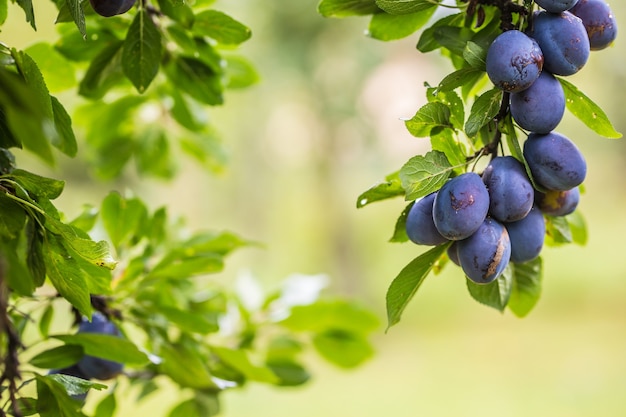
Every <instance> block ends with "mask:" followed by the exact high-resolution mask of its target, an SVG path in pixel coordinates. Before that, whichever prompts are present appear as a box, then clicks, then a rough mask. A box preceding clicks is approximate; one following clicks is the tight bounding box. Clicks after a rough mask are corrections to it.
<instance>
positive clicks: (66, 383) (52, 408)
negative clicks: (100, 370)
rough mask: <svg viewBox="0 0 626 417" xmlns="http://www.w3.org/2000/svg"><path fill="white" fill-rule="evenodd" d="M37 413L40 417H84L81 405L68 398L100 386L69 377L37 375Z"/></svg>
mask: <svg viewBox="0 0 626 417" xmlns="http://www.w3.org/2000/svg"><path fill="white" fill-rule="evenodd" d="M35 379H36V380H37V405H36V408H37V412H38V413H39V415H40V416H41V417H86V416H85V414H83V413H82V412H81V411H80V409H81V407H82V404H80V403H79V402H78V401H75V400H73V399H72V398H70V395H81V394H84V393H85V392H87V391H88V390H89V388H91V387H92V386H93V387H96V386H102V387H104V386H103V385H101V384H93V383H90V382H89V381H85V380H84V379H80V378H76V377H72V376H69V375H57V374H55V375H46V376H42V375H37V374H35Z"/></svg>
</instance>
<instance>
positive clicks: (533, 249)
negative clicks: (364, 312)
mask: <svg viewBox="0 0 626 417" xmlns="http://www.w3.org/2000/svg"><path fill="white" fill-rule="evenodd" d="M536 3H537V4H539V5H540V6H541V7H542V8H544V9H545V11H539V12H536V13H535V14H534V15H533V19H532V24H531V26H530V29H529V30H528V31H527V33H523V32H521V31H518V30H509V31H506V32H504V33H502V34H501V35H499V36H498V37H497V38H496V39H495V40H494V42H493V43H492V45H491V46H490V48H489V50H488V54H487V60H486V64H487V68H486V69H487V74H488V76H489V78H490V79H491V80H492V82H493V83H494V84H495V85H496V86H497V87H498V88H500V89H502V90H503V91H505V92H507V93H510V102H509V109H510V112H511V116H512V117H513V119H514V120H515V122H516V123H517V124H518V125H519V126H520V127H521V128H523V129H524V130H527V131H529V132H530V133H529V135H528V138H527V139H526V141H525V142H524V150H523V155H524V159H525V160H526V163H527V165H528V169H529V170H530V173H531V174H532V178H533V180H534V183H535V184H536V186H537V189H535V187H533V182H532V181H531V180H530V179H529V177H528V175H527V172H526V168H525V167H524V164H523V163H522V162H520V161H518V160H517V159H515V158H514V157H512V156H499V157H494V158H492V160H491V161H490V163H489V165H488V166H487V167H486V168H485V170H484V171H483V173H482V175H478V174H477V173H474V172H467V173H464V174H461V175H458V176H456V177H454V178H452V179H450V180H449V181H447V182H446V183H445V184H444V185H443V186H442V187H441V189H439V190H438V191H437V192H434V193H432V194H429V195H427V196H425V197H423V198H422V199H420V200H417V201H415V203H414V204H413V205H412V206H411V208H410V209H409V212H408V213H407V217H406V232H407V235H408V237H409V239H410V240H411V241H413V242H414V243H416V244H420V245H440V244H443V243H446V242H450V241H452V242H453V243H452V244H451V245H450V246H449V248H448V256H449V258H450V259H451V260H452V261H453V262H454V263H456V264H457V265H459V266H461V268H462V269H463V271H464V272H465V274H466V275H467V277H468V278H470V279H471V280H472V281H474V282H476V283H479V284H487V283H490V282H492V281H494V280H495V279H496V278H498V276H500V274H502V272H503V271H504V269H505V268H506V266H507V265H508V264H509V262H514V263H524V262H528V261H531V260H533V259H535V258H536V257H537V256H539V253H540V252H541V249H542V247H543V243H544V238H545V233H546V223H545V218H544V215H550V216H565V215H568V214H570V213H572V212H573V211H574V210H575V209H576V206H577V205H578V202H579V198H580V192H579V188H578V186H579V185H580V184H582V182H583V181H584V179H585V176H586V173H587V165H586V162H585V159H584V157H583V155H582V154H581V152H580V151H579V149H578V148H577V146H576V145H575V144H574V143H573V142H572V141H571V140H569V139H568V138H567V137H565V136H563V135H561V134H559V133H556V132H554V131H553V129H554V128H555V127H556V126H557V125H558V124H559V122H560V121H561V118H562V117H563V114H564V112H565V95H564V92H563V88H562V87H561V83H560V82H559V81H558V80H557V79H556V78H555V77H554V75H553V74H557V75H562V76H566V75H571V74H574V73H576V72H577V71H578V70H580V69H581V68H582V67H583V65H584V64H585V63H586V62H587V59H588V57H589V54H590V51H591V50H592V49H593V50H597V49H603V48H605V47H607V46H608V45H610V44H611V43H612V42H613V40H614V39H615V37H616V35H617V26H616V23H615V18H614V17H613V15H612V13H611V10H610V9H609V7H608V5H607V4H606V3H605V2H604V1H603V0H536Z"/></svg>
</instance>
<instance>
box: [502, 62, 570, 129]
mask: <svg viewBox="0 0 626 417" xmlns="http://www.w3.org/2000/svg"><path fill="white" fill-rule="evenodd" d="M510 109H511V116H512V117H513V120H515V122H516V123H517V124H518V125H519V126H520V127H521V128H522V129H525V130H528V131H531V132H537V133H549V132H551V131H552V130H553V129H554V128H555V127H557V126H558V124H559V123H560V122H561V119H562V118H563V114H565V93H564V92H563V87H562V86H561V83H560V82H559V80H557V79H556V78H555V77H554V76H553V75H552V74H550V73H548V72H547V71H544V72H542V73H541V75H540V76H539V78H537V80H536V81H535V82H534V83H533V85H531V86H530V87H529V88H527V89H526V90H524V91H521V92H519V93H514V94H511V99H510Z"/></svg>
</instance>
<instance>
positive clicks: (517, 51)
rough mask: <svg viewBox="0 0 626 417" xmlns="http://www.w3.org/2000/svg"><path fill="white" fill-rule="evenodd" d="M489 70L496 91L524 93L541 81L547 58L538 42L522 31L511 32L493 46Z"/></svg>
mask: <svg viewBox="0 0 626 417" xmlns="http://www.w3.org/2000/svg"><path fill="white" fill-rule="evenodd" d="M486 67H487V75H488V76H489V79H490V80H491V82H493V84H494V85H495V86H496V87H498V88H500V89H502V90H504V91H508V92H517V91H522V90H525V89H526V88H528V87H530V86H531V84H532V83H533V82H534V81H535V80H536V79H537V77H539V74H540V73H541V69H542V68H543V54H542V53H541V49H540V48H539V45H538V44H537V42H536V41H535V40H534V39H532V38H530V37H529V36H528V35H526V34H524V33H523V32H520V31H519V30H509V31H506V32H504V33H501V34H500V35H498V37H497V38H496V39H494V41H493V42H492V44H491V45H490V46H489V50H488V51H487V58H486Z"/></svg>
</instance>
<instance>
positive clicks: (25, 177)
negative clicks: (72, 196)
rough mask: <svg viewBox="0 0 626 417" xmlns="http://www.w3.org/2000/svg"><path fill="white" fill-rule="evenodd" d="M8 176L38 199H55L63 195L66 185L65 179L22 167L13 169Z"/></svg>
mask: <svg viewBox="0 0 626 417" xmlns="http://www.w3.org/2000/svg"><path fill="white" fill-rule="evenodd" d="M8 177H9V178H11V179H13V180H14V181H15V182H17V183H18V184H19V185H21V186H22V187H23V188H24V189H25V190H26V191H28V193H29V194H30V195H31V197H33V196H34V197H35V198H38V199H39V198H45V199H48V200H54V199H55V198H57V197H58V196H60V195H61V193H62V192H63V188H64V187H65V181H60V180H55V179H52V178H46V177H42V176H41V175H37V174H33V173H32V172H28V171H24V170H22V169H15V170H13V172H11V174H10V175H8Z"/></svg>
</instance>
